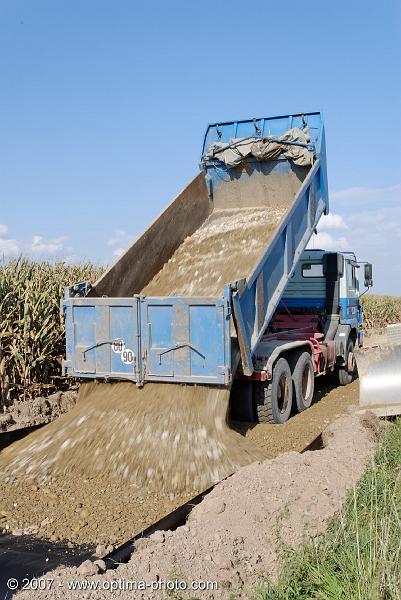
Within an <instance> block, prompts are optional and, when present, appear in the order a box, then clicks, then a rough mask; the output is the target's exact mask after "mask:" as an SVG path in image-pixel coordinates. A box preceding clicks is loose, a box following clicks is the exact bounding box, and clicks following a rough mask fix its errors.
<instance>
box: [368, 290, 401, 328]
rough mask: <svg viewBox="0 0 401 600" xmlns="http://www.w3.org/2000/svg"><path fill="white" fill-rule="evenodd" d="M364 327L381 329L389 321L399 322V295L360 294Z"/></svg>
mask: <svg viewBox="0 0 401 600" xmlns="http://www.w3.org/2000/svg"><path fill="white" fill-rule="evenodd" d="M361 300H362V307H363V318H364V328H365V329H382V328H383V327H385V326H386V325H390V324H391V323H401V296H376V295H374V294H366V295H364V296H362V299H361Z"/></svg>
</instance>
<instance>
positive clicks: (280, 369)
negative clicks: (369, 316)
mask: <svg viewBox="0 0 401 600" xmlns="http://www.w3.org/2000/svg"><path fill="white" fill-rule="evenodd" d="M359 267H360V265H359V264H358V262H357V259H356V256H355V254H354V253H353V252H329V251H325V250H322V249H316V250H312V249H307V250H304V251H303V253H302V254H301V256H300V259H299V261H298V262H297V264H296V266H295V269H294V271H293V274H292V276H291V277H290V279H289V281H288V283H287V285H286V287H285V290H284V293H283V295H282V297H281V299H280V302H279V304H278V306H277V309H276V312H275V314H274V316H273V318H272V320H271V321H270V323H269V326H268V328H267V329H266V331H265V334H264V336H263V337H262V339H261V341H260V344H259V346H258V348H257V351H256V352H255V356H254V373H253V374H252V376H251V377H248V378H246V377H244V376H243V375H241V374H240V377H241V378H242V379H250V380H253V382H254V383H253V393H252V398H253V403H252V410H253V415H254V417H256V420H257V421H259V422H270V423H284V422H285V421H286V420H287V419H288V418H289V416H290V413H291V407H292V405H293V399H294V401H295V403H296V406H297V409H298V411H302V410H305V409H307V408H308V407H309V406H310V404H311V403H312V400H313V392H314V378H315V377H317V376H321V375H326V374H329V373H335V374H337V376H338V381H339V383H340V384H341V385H346V384H348V383H351V381H352V380H353V378H354V376H355V371H356V367H355V358H354V348H355V347H356V346H358V347H361V346H362V344H363V331H362V307H361V303H360V293H359V279H358V269H359ZM367 273H370V277H371V265H368V269H367V270H366V268H365V284H367V285H368V286H369V285H371V280H370V279H368V280H367V281H366V274H367Z"/></svg>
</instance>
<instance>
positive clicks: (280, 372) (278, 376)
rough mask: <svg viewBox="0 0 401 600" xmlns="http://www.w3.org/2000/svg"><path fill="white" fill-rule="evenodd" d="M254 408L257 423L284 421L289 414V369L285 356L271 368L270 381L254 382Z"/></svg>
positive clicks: (290, 392)
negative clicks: (271, 375) (271, 376)
mask: <svg viewBox="0 0 401 600" xmlns="http://www.w3.org/2000/svg"><path fill="white" fill-rule="evenodd" d="M254 393H255V396H254V398H255V408H256V417H257V420H258V422H259V423H278V424H281V423H285V422H286V421H288V418H289V416H290V414H291V407H292V379H291V369H290V367H289V364H288V362H287V361H286V360H285V358H280V359H279V360H278V361H277V363H276V365H275V367H274V370H273V378H272V380H271V381H263V382H262V381H261V382H258V383H256V384H255V392H254Z"/></svg>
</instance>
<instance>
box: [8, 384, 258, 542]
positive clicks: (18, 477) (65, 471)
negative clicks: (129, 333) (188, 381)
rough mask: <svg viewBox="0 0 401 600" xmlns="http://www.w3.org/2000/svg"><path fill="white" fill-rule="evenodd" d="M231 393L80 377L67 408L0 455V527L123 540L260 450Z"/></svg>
mask: <svg viewBox="0 0 401 600" xmlns="http://www.w3.org/2000/svg"><path fill="white" fill-rule="evenodd" d="M228 402H229V391H228V390H226V389H219V388H217V389H216V388H208V387H206V386H183V385H174V384H166V385H161V384H147V385H146V386H145V387H144V388H143V389H138V388H137V387H136V386H135V385H133V384H132V383H130V382H124V383H115V384H112V383H106V384H97V383H89V384H83V385H82V386H81V388H80V393H79V400H78V403H77V405H76V406H75V408H73V409H71V410H70V411H69V412H68V413H67V414H65V415H63V416H61V417H60V418H59V419H57V420H56V421H54V422H53V423H50V424H49V425H46V426H45V427H43V428H41V429H40V430H37V431H34V432H33V433H31V434H29V435H28V436H27V437H26V438H24V439H23V440H20V441H18V442H15V443H14V444H13V445H12V446H10V447H8V448H6V449H5V450H3V451H2V452H1V453H0V509H1V511H0V525H2V526H3V528H6V529H11V530H17V531H18V532H20V531H21V530H24V529H28V530H30V529H32V528H33V529H34V533H36V534H38V535H40V536H42V537H51V538H54V539H68V540H73V541H77V542H79V543H94V544H96V543H99V542H102V541H107V540H109V541H110V539H112V538H113V539H115V540H116V541H117V542H119V543H121V542H122V541H124V540H126V539H129V538H131V537H132V536H133V535H134V534H136V533H138V532H140V531H141V530H142V529H143V528H144V527H145V526H147V525H149V524H150V523H152V522H154V521H155V520H156V519H157V518H158V517H160V516H162V515H164V514H167V513H169V512H170V511H171V510H173V508H175V507H176V506H178V505H180V504H182V503H183V502H184V501H186V500H187V499H189V498H191V497H193V496H195V495H196V494H197V493H198V492H200V491H203V490H205V489H207V488H208V487H210V486H211V485H212V484H215V483H217V482H218V481H220V480H221V479H222V478H224V477H226V476H228V475H230V474H231V473H233V472H234V471H236V470H238V469H239V468H240V467H241V466H243V465H245V464H249V463H250V462H253V461H254V460H259V459H261V458H263V457H264V453H263V452H262V451H261V450H260V449H259V448H258V447H257V446H254V445H253V444H252V443H250V442H249V441H248V440H246V439H245V438H244V437H243V436H241V435H240V434H239V433H237V432H235V431H233V430H232V429H231V428H230V427H229V426H228V424H227V422H226V415H227V409H228Z"/></svg>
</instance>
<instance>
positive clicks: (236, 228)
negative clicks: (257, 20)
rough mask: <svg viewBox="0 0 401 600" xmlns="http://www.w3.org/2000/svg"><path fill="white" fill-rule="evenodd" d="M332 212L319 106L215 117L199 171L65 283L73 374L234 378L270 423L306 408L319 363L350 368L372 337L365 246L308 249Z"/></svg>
mask: <svg viewBox="0 0 401 600" xmlns="http://www.w3.org/2000/svg"><path fill="white" fill-rule="evenodd" d="M328 211H329V200H328V188H327V173H326V151H325V135H324V126H323V119H322V115H321V113H320V112H309V113H298V114H291V115H284V116H278V117H266V118H252V119H246V120H240V121H229V122H222V123H214V124H210V125H209V126H208V127H207V129H206V133H205V136H204V139H203V145H202V153H201V159H200V173H199V174H198V175H197V176H196V177H195V178H194V179H192V181H190V183H189V184H188V185H187V186H186V187H185V188H184V190H183V191H182V192H181V193H180V194H178V196H177V197H176V198H175V199H174V200H173V201H172V202H171V204H169V205H168V206H167V208H166V209H165V210H164V211H163V212H162V213H161V215H160V216H159V217H158V218H157V219H156V220H155V221H154V222H153V223H152V224H151V225H150V227H148V229H147V230H146V231H145V232H144V233H143V235H142V236H140V237H139V238H138V239H137V240H136V241H135V242H134V243H133V244H132V245H131V247H130V248H128V250H127V251H126V252H125V253H124V254H123V255H122V256H121V257H119V258H118V259H117V261H116V262H115V263H114V264H113V265H111V267H110V268H109V269H108V270H107V271H106V272H105V273H104V274H103V275H102V276H101V277H100V278H99V279H98V280H97V281H96V282H95V283H94V284H93V285H92V284H91V283H89V282H80V283H77V284H76V285H73V286H71V287H69V288H67V289H66V292H65V297H64V299H63V300H62V302H61V310H62V314H63V316H64V319H65V330H66V358H65V360H64V361H63V374H64V375H66V376H70V377H77V378H80V379H82V380H88V379H92V380H99V381H113V380H129V381H131V382H133V384H136V385H137V386H139V387H141V386H143V385H146V383H147V382H151V381H152V382H160V383H165V384H166V383H170V382H174V383H177V382H178V383H182V384H187V385H209V386H210V385H212V386H225V387H233V398H234V401H233V402H234V405H236V404H239V409H242V411H243V414H244V416H245V418H247V419H248V420H250V419H256V420H258V421H260V422H271V423H284V422H285V421H286V420H287V419H288V418H289V416H290V414H291V411H292V407H293V406H294V407H295V406H296V408H297V409H298V410H299V411H302V410H305V409H307V408H308V407H309V406H310V404H311V402H312V399H313V390H314V379H315V377H316V376H321V375H324V374H327V373H336V374H337V376H338V380H339V383H340V384H343V385H345V384H347V383H349V382H350V381H351V380H352V379H353V377H354V374H355V355H354V350H355V348H356V347H357V346H362V344H363V332H362V310H361V306H360V302H359V289H358V277H357V269H358V267H359V264H358V261H357V258H356V256H355V254H353V253H352V252H349V253H347V252H345V253H344V252H342V253H341V252H326V251H324V250H308V249H307V244H308V242H309V240H310V238H311V236H312V234H313V233H314V232H315V230H316V226H317V224H318V222H319V219H320V217H321V216H322V215H323V214H327V213H328ZM365 278H366V281H365V283H366V284H367V286H369V285H370V284H371V265H369V264H368V265H365ZM234 381H235V385H234V386H233V382H234ZM238 388H241V390H242V392H241V394H237V396H238V399H235V396H236V395H235V394H234V390H235V389H238ZM237 408H238V407H237Z"/></svg>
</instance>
